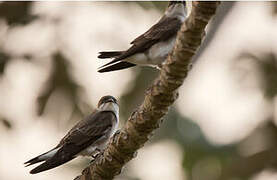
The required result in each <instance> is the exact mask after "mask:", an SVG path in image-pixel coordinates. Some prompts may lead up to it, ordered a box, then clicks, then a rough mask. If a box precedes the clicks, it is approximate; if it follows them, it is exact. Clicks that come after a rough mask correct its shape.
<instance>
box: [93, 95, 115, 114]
mask: <svg viewBox="0 0 277 180" xmlns="http://www.w3.org/2000/svg"><path fill="white" fill-rule="evenodd" d="M98 109H99V110H102V111H113V112H114V113H115V114H118V111H119V106H118V102H117V100H116V99H115V98H114V97H113V96H103V97H102V98H101V99H100V100H99V102H98Z"/></svg>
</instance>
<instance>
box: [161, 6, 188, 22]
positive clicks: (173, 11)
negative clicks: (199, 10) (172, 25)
mask: <svg viewBox="0 0 277 180" xmlns="http://www.w3.org/2000/svg"><path fill="white" fill-rule="evenodd" d="M165 15H166V16H167V17H177V18H179V19H180V20H181V21H182V22H184V20H185V18H186V16H187V11H186V7H185V6H184V5H183V4H176V5H175V6H174V7H170V8H169V9H168V10H167V11H166V12H165Z"/></svg>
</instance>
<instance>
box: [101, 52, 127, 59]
mask: <svg viewBox="0 0 277 180" xmlns="http://www.w3.org/2000/svg"><path fill="white" fill-rule="evenodd" d="M123 52H124V51H102V52H99V56H98V58H100V59H106V58H115V57H118V56H120V55H121V54H122V53H123Z"/></svg>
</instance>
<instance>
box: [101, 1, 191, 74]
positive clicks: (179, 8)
mask: <svg viewBox="0 0 277 180" xmlns="http://www.w3.org/2000/svg"><path fill="white" fill-rule="evenodd" d="M186 15H187V9H186V2H185V1H170V2H169V4H168V7H167V9H166V11H165V14H164V15H163V17H162V18H161V19H160V20H159V21H158V23H157V24H155V25H153V26H152V27H151V28H150V29H149V30H148V31H146V32H145V33H144V34H142V35H141V36H139V37H137V38H136V39H135V40H133V41H132V42H131V44H132V46H131V47H130V48H129V49H127V50H126V51H107V52H105V51H104V52H99V54H100V55H99V56H98V58H100V59H105V58H113V60H112V61H111V62H109V63H107V64H105V65H103V66H101V67H100V68H99V70H98V72H101V73H102V72H109V71H115V70H121V69H125V68H129V67H132V66H135V65H143V66H154V67H161V65H162V63H163V62H164V61H165V59H166V57H167V55H168V54H169V53H170V52H171V51H172V49H173V47H174V44H175V41H176V36H177V32H178V30H179V29H180V27H181V25H182V23H183V22H184V21H185V18H186Z"/></svg>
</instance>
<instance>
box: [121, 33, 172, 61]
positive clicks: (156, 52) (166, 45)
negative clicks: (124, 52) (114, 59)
mask: <svg viewBox="0 0 277 180" xmlns="http://www.w3.org/2000/svg"><path fill="white" fill-rule="evenodd" d="M175 41H176V36H174V37H172V38H170V39H169V40H167V41H164V42H159V43H157V44H154V45H153V46H152V47H151V48H150V49H149V50H148V51H146V52H145V53H137V54H134V55H133V56H130V57H129V58H128V59H126V61H128V62H131V63H134V64H137V65H144V66H158V65H161V64H162V63H163V62H164V61H165V59H166V57H167V55H168V54H169V53H170V52H171V51H172V49H173V47H174V44H175Z"/></svg>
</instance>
